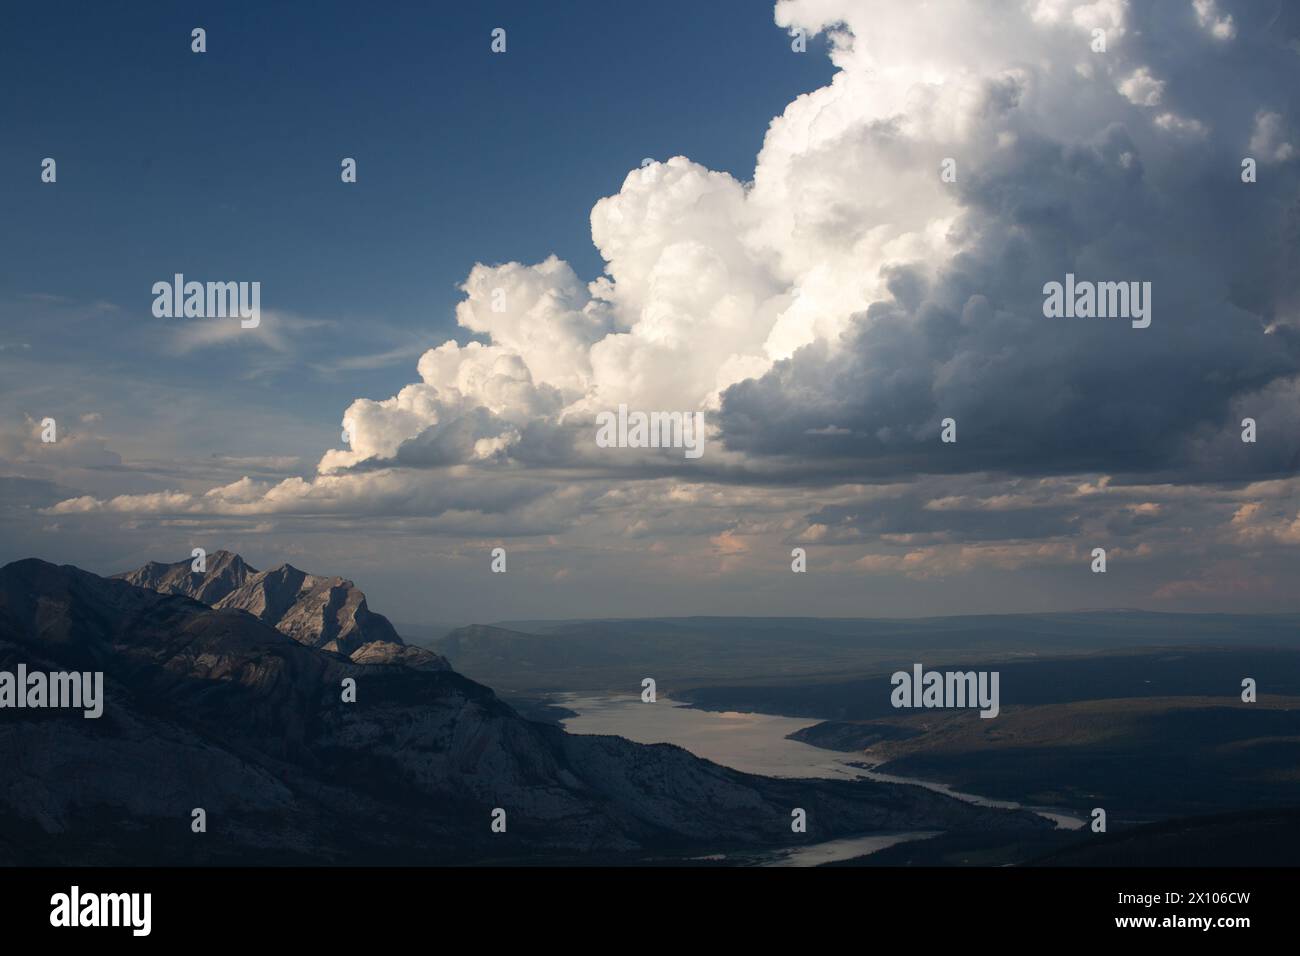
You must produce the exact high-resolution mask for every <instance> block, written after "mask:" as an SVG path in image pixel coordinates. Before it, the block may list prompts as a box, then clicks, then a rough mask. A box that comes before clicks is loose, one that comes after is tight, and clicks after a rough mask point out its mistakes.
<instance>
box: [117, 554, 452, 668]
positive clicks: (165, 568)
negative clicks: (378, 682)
mask: <svg viewBox="0 0 1300 956" xmlns="http://www.w3.org/2000/svg"><path fill="white" fill-rule="evenodd" d="M115 577H117V578H121V579H122V580H124V581H127V582H129V583H131V584H134V585H136V586H138V587H143V588H149V589H150V590H153V591H158V592H160V593H163V594H184V595H186V596H188V597H192V598H194V599H195V600H196V601H202V602H203V603H204V604H209V605H211V606H212V607H215V608H222V609H224V608H233V609H236V610H240V611H247V612H248V613H249V614H252V615H253V616H254V617H256V618H258V619H259V620H261V621H265V622H266V623H267V624H270V625H271V626H272V627H274V628H275V629H276V630H278V631H279V632H280V633H281V634H285V635H288V636H289V637H291V638H293V639H294V640H295V641H297V642H298V643H299V644H305V645H307V646H308V647H318V648H321V649H322V650H327V651H338V652H339V653H341V654H346V655H348V656H355V655H356V654H358V653H361V652H362V651H363V649H364V652H365V659H366V661H368V662H371V663H380V662H383V661H387V660H398V659H400V660H401V662H402V663H405V664H407V665H409V666H412V667H424V668H432V669H438V668H445V667H447V666H448V665H447V662H446V660H445V659H443V658H442V657H440V656H439V655H437V654H434V653H433V652H431V651H426V650H423V649H422V648H417V647H410V646H409V645H407V644H406V643H405V642H404V641H403V640H402V639H401V638H400V637H399V636H398V634H397V631H396V630H394V629H393V625H392V624H390V623H389V621H388V618H386V617H384V616H383V615H382V614H376V613H374V612H373V611H371V610H370V608H369V607H368V606H367V605H366V596H365V594H363V593H362V592H361V590H360V589H359V588H358V587H357V586H356V585H355V584H353V583H352V582H351V581H348V580H345V579H344V578H339V577H320V576H318V575H314V574H308V573H307V572H306V571H300V570H298V569H297V568H295V567H294V566H293V565H291V564H282V565H280V566H279V567H278V568H271V569H270V570H269V571H258V570H257V569H255V568H252V567H250V566H249V565H248V564H247V563H246V562H245V561H244V559H243V558H241V557H240V556H239V555H237V554H232V553H231V552H229V551H217V552H215V553H214V554H212V555H211V556H210V557H209V558H208V561H207V571H206V572H205V573H202V574H200V573H196V572H193V571H191V570H190V562H189V561H178V562H176V563H175V564H158V563H157V562H152V561H151V562H150V563H149V564H146V565H145V566H144V567H142V568H137V569H136V570H134V571H128V572H126V573H124V574H118V575H115Z"/></svg>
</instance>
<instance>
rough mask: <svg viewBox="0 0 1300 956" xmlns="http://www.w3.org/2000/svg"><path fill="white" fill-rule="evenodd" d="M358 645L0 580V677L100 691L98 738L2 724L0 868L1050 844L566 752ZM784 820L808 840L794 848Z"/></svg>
mask: <svg viewBox="0 0 1300 956" xmlns="http://www.w3.org/2000/svg"><path fill="white" fill-rule="evenodd" d="M376 643H377V644H379V645H381V646H382V647H385V648H388V649H390V650H388V651H384V652H383V653H382V654H380V655H379V657H377V658H372V656H371V655H373V654H376V653H378V652H376V651H375V650H374V644H369V645H363V646H362V647H361V648H359V649H358V651H357V652H354V659H353V660H349V659H348V658H346V657H344V656H342V655H340V654H336V653H332V652H329V651H325V650H322V649H318V648H316V647H312V646H308V645H306V644H302V643H298V642H297V641H294V640H290V639H289V638H287V637H286V636H285V635H284V634H283V633H281V632H280V631H278V630H276V629H275V628H273V627H271V626H270V625H269V624H266V623H264V622H263V621H261V620H259V619H258V618H257V617H255V616H253V615H251V614H248V613H245V612H243V611H240V610H235V609H230V608H214V607H209V606H207V605H205V604H201V603H199V602H197V601H195V600H193V599H191V598H188V597H185V596H182V595H165V594H161V593H159V592H156V591H152V590H147V589H144V588H140V587H135V586H133V585H131V584H130V583H128V582H126V581H123V580H120V579H119V580H114V579H107V578H100V577H97V576H95V575H93V574H89V573H87V572H84V571H81V570H78V569H77V568H73V567H70V566H63V567H57V566H55V565H51V564H47V563H45V562H43V561H37V560H30V559H29V560H25V561H18V562H15V563H13V564H10V565H7V566H5V567H4V568H2V569H0V670H7V671H10V672H12V671H14V670H15V668H16V665H17V663H19V662H22V663H25V664H26V665H27V667H28V668H29V670H47V671H54V670H82V671H84V670H98V671H102V672H103V673H104V697H105V702H104V712H103V716H102V717H100V718H99V719H94V720H87V719H85V718H83V717H82V715H81V712H80V711H71V710H49V709H23V710H14V709H4V710H0V767H3V768H4V776H3V783H2V784H0V863H22V864H60V863H61V864H85V863H112V864H129V865H136V864H147V865H164V864H189V863H204V864H208V863H222V862H227V863H234V862H238V863H245V864H249V863H406V864H412V863H435V862H443V863H454V862H465V863H468V862H487V861H535V860H539V859H540V860H555V861H557V862H581V861H583V860H592V859H600V860H610V859H620V858H625V857H626V855H627V854H646V853H653V854H656V855H662V854H665V853H669V854H671V853H677V852H682V853H698V852H707V851H714V850H718V849H724V850H725V849H726V848H728V847H768V846H770V847H778V846H788V845H790V844H791V842H792V841H799V842H815V841H816V840H824V839H830V838H833V837H836V836H843V835H848V834H853V833H863V832H870V831H873V830H884V829H896V830H904V829H953V828H966V829H981V830H982V829H994V828H1006V829H1021V828H1032V827H1036V826H1046V825H1047V824H1046V823H1045V822H1044V821H1042V820H1040V819H1039V818H1037V817H1034V816H1032V815H1029V814H1026V813H1022V812H1019V811H1015V812H1012V811H1002V810H988V809H983V808H979V807H975V806H971V805H969V804H964V803H960V802H958V801H955V800H952V799H949V798H947V797H944V796H942V795H940V794H936V793H931V792H929V791H926V790H922V789H918V788H914V787H896V786H890V785H884V784H876V783H870V782H845V781H807V780H804V781H796V780H770V779H766V778H763V777H754V776H750V775H747V774H742V773H739V772H736V771H732V770H729V769H726V768H724V767H719V766H717V765H715V764H712V763H709V762H708V761H705V760H700V759H698V758H696V757H694V756H692V755H691V754H689V753H687V752H686V751H684V750H682V749H680V748H678V747H674V746H670V745H666V744H661V745H655V746H645V745H640V744H633V743H631V742H629V741H626V740H623V739H622V738H618V737H582V736H571V735H568V734H565V733H564V732H563V731H562V730H560V729H559V728H557V727H553V726H549V725H546V724H541V723H534V722H532V721H528V720H524V719H523V718H521V717H520V716H519V715H518V714H516V713H515V712H514V710H512V709H511V708H510V707H509V706H508V705H506V704H505V703H504V702H502V701H501V700H499V699H498V698H497V697H496V696H495V695H494V694H493V693H492V691H491V690H489V689H488V688H486V687H484V686H482V685H480V684H476V683H475V682H473V681H471V680H469V679H468V678H465V677H462V676H461V675H459V674H457V673H455V672H454V671H451V670H447V669H437V670H433V669H428V668H421V667H409V666H407V665H406V664H405V663H403V662H402V659H403V657H404V654H405V651H403V650H402V648H403V647H404V645H395V644H392V643H391V642H376ZM358 655H359V657H360V660H358V659H355V658H356V657H358ZM379 658H382V659H383V660H384V661H385V662H384V663H369V662H368V661H369V660H371V659H379ZM347 678H351V679H352V680H354V681H355V682H356V700H355V702H354V703H345V702H343V700H342V699H341V698H342V694H341V690H340V689H341V687H342V686H343V682H344V680H345V679H347ZM200 807H201V808H203V809H204V810H205V811H206V814H207V827H208V828H207V832H206V833H203V834H195V833H192V832H191V813H192V810H193V809H194V808H200ZM498 807H499V808H502V809H504V810H506V812H507V822H508V826H507V831H506V832H505V833H495V834H494V833H492V831H491V827H490V823H491V815H492V811H493V810H494V809H495V808H498ZM792 807H803V808H805V809H806V810H807V813H808V821H809V822H808V833H807V834H802V835H798V836H797V837H796V836H795V835H794V834H792V833H791V830H790V810H791V808H792Z"/></svg>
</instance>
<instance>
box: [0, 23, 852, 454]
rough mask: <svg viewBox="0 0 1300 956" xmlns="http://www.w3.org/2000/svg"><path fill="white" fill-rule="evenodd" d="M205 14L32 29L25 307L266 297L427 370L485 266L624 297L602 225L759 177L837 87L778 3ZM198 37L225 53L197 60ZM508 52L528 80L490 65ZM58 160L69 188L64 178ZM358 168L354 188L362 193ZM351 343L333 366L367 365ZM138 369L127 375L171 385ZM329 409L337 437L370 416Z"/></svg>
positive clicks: (376, 388)
mask: <svg viewBox="0 0 1300 956" xmlns="http://www.w3.org/2000/svg"><path fill="white" fill-rule="evenodd" d="M204 7H205V8H206V9H204ZM199 9H202V12H201V13H196V12H190V10H188V9H187V10H181V9H179V8H177V5H175V4H169V3H132V4H126V5H85V4H59V3H53V4H30V5H22V6H21V7H19V8H16V9H15V10H14V11H13V12H12V14H11V15H10V16H11V18H12V19H11V22H10V28H9V29H7V30H6V33H7V35H8V36H7V39H6V41H5V44H6V51H5V56H4V57H3V58H0V79H3V83H4V87H5V89H7V90H10V91H18V90H22V91H23V94H22V95H21V96H11V97H6V99H5V101H4V111H3V129H4V140H5V149H4V150H3V152H2V153H0V181H3V182H4V183H5V184H6V185H5V187H4V190H3V193H2V194H0V201H2V202H3V208H4V219H5V221H6V223H7V228H6V229H5V230H4V233H3V238H0V242H2V243H3V247H2V248H0V255H3V258H4V261H5V262H6V263H7V268H6V269H5V270H4V273H3V276H0V296H2V297H3V299H4V300H5V301H6V302H8V303H10V304H12V303H14V302H15V301H16V300H21V298H22V297H23V296H24V295H30V294H43V295H57V296H60V297H65V298H67V299H70V300H73V301H75V302H108V303H112V304H113V305H116V306H118V307H119V308H121V309H122V310H124V313H125V316H123V317H121V318H119V320H118V321H120V322H132V321H144V318H143V316H147V312H142V311H141V310H142V309H147V306H148V304H149V302H150V301H151V299H150V297H149V295H148V290H149V287H150V286H151V284H152V283H153V282H154V281H156V280H158V279H160V278H165V277H168V276H170V275H172V274H173V273H174V272H183V273H185V274H186V275H188V276H191V277H193V278H198V279H204V278H220V277H223V276H251V277H257V278H259V279H260V281H261V282H262V286H263V307H264V308H267V309H283V310H287V311H290V312H293V313H296V314H298V315H300V316H304V317H308V318H311V319H324V320H331V321H339V322H344V323H349V324H353V323H371V324H373V325H378V324H381V323H382V324H383V325H384V326H385V327H387V328H388V329H389V333H388V339H387V340H386V341H389V342H390V343H391V344H392V345H393V347H395V348H396V347H400V346H404V345H405V346H410V347H411V348H416V347H418V346H419V345H420V344H424V343H427V342H428V341H430V340H431V339H432V338H436V337H438V336H446V335H454V334H456V333H457V332H459V330H457V329H456V328H455V323H454V320H453V318H452V309H453V306H454V304H455V302H456V301H457V300H458V299H459V298H460V297H461V296H460V293H459V292H458V291H457V289H456V286H457V285H458V284H459V283H460V282H462V281H464V278H465V276H466V274H467V272H468V270H469V268H470V266H472V265H473V264H474V263H475V262H478V261H482V262H502V261H507V260H511V259H517V260H519V261H523V262H533V261H538V260H540V259H542V258H544V257H545V256H547V255H549V254H551V253H555V254H558V255H559V256H561V257H562V258H564V259H566V260H568V261H569V262H571V263H572V264H573V265H574V267H575V268H576V269H577V271H578V272H579V274H580V275H582V276H584V277H585V278H594V277H595V276H596V275H598V274H599V272H600V270H601V262H600V259H599V256H598V255H597V254H596V252H595V250H594V249H593V247H592V243H591V232H590V226H589V223H588V213H589V211H590V209H591V206H592V204H593V203H594V202H595V201H596V200H597V199H598V198H600V197H601V196H604V195H607V194H610V193H613V192H616V191H617V189H618V187H619V184H620V183H621V182H622V179H623V177H624V176H625V175H626V172H627V170H628V169H631V168H634V167H636V166H637V165H638V164H639V163H640V162H641V160H642V158H644V157H653V158H656V159H666V158H667V157H668V156H671V155H676V154H679V153H680V154H685V155H690V156H692V157H694V158H696V159H697V160H698V161H700V162H703V163H705V164H706V165H708V166H710V167H711V168H714V169H724V170H728V171H730V172H732V173H734V174H735V175H736V176H738V177H740V178H748V177H749V176H751V175H752V173H753V166H754V157H755V155H756V153H757V150H758V147H759V145H760V144H761V140H762V135H763V132H764V130H765V128H766V124H767V122H768V121H769V120H770V119H771V117H772V116H773V115H775V114H776V113H778V112H780V110H781V109H782V107H783V106H784V104H785V103H787V102H788V101H789V100H791V99H792V98H794V96H796V95H797V94H799V93H802V92H805V91H808V90H811V89H815V88H816V87H817V86H819V85H822V84H823V83H824V82H825V81H826V80H827V79H828V77H829V76H830V73H831V66H830V64H829V62H828V61H827V60H826V59H825V57H824V56H820V55H817V54H816V53H813V54H810V55H807V56H792V55H790V53H789V47H788V42H789V41H788V40H787V39H785V38H784V36H783V35H782V33H781V31H779V30H778V29H777V28H776V27H775V26H774V25H773V23H772V19H771V13H770V10H769V9H768V8H766V7H765V6H764V5H762V4H754V3H710V4H703V5H701V4H693V3H684V2H668V3H662V4H655V5H647V6H642V5H626V6H625V7H620V8H619V9H618V12H617V14H616V15H612V14H611V12H610V6H609V5H608V4H602V3H571V4H570V3H566V4H561V5H545V6H544V5H540V4H536V3H496V4H486V3H485V4H474V5H464V4H437V3H428V2H422V3H393V4H384V5H383V7H382V11H381V12H377V11H372V10H367V9H363V8H361V7H358V6H357V5H355V4H350V3H319V4H311V5H310V6H302V5H293V4H286V3H269V4H268V3H212V4H207V5H202V6H201V7H200V8H199ZM194 26H203V27H204V28H205V29H206V30H207V34H208V52H207V53H206V54H203V55H196V54H193V53H192V52H191V51H190V39H189V35H190V30H191V29H192V28H193V27H194ZM496 26H503V27H505V28H506V29H507V31H508V34H507V36H508V53H507V55H504V56H494V55H492V54H491V53H490V52H489V42H490V36H489V34H490V31H491V30H492V29H493V28H494V27H496ZM737 77H740V78H743V81H741V82H736V78H737ZM46 156H52V157H54V158H55V159H56V160H57V161H58V164H59V166H58V173H59V181H58V184H57V189H49V188H42V184H41V183H40V182H39V180H38V177H37V173H38V171H39V166H38V164H39V162H40V160H41V159H42V158H44V157H46ZM344 156H352V157H355V158H356V159H357V161H358V164H359V177H358V182H357V183H356V184H355V185H354V186H346V187H345V186H344V185H342V184H341V183H340V181H339V162H340V160H341V158H342V157H344ZM99 331H103V332H104V336H103V337H102V338H101V337H100V336H99V335H98V334H95V333H97V332H99ZM462 334H463V333H462ZM115 338H116V335H115V332H114V331H113V330H112V329H111V328H109V329H96V330H94V332H92V334H91V336H90V340H87V339H86V338H85V337H84V336H81V335H79V336H77V339H78V342H66V343H64V348H65V349H66V354H67V355H68V356H69V357H80V356H82V355H83V354H84V353H82V352H80V351H79V350H78V345H79V344H80V345H84V346H86V347H87V348H92V347H93V353H92V354H96V355H100V356H102V354H103V352H102V350H103V349H107V350H108V351H109V352H112V351H114V339H115ZM439 340H440V339H439ZM92 343H93V345H92ZM330 344H331V346H332V348H330V349H328V350H327V351H326V352H325V354H323V355H318V356H316V357H317V358H328V357H331V355H330V353H332V355H333V357H338V358H341V357H345V356H346V355H348V354H349V353H351V352H352V351H353V350H354V349H355V348H356V346H355V343H354V342H350V341H349V340H348V339H347V338H346V337H340V339H339V341H337V342H332V343H330ZM380 351H382V349H380ZM415 354H416V355H418V351H417V352H416V353H415ZM115 358H116V359H117V360H119V361H120V362H121V364H120V365H119V369H120V370H121V372H122V373H123V374H132V375H144V376H147V377H153V375H154V373H155V372H158V371H160V370H159V369H157V368H156V366H155V365H154V364H153V363H142V364H144V365H145V366H146V367H143V368H141V367H140V366H139V365H136V364H134V363H133V362H132V360H131V357H130V356H126V355H118V356H115ZM412 364H413V357H407V358H406V359H405V360H402V361H395V362H393V363H392V364H391V365H389V366H387V367H384V368H380V369H375V370H372V371H371V372H370V373H369V374H361V375H358V376H356V378H357V384H358V386H359V389H358V391H357V394H369V393H371V392H373V393H374V394H375V395H376V396H379V395H383V394H389V393H390V392H391V391H392V390H393V389H394V388H395V387H397V386H399V385H400V384H401V383H402V382H404V381H406V380H407V377H408V376H409V374H410V371H409V370H410V366H411V365H412ZM171 373H172V375H173V376H174V378H173V381H180V380H185V381H189V382H192V383H194V384H196V385H197V384H204V385H213V386H217V385H220V384H222V383H228V382H229V380H230V377H231V376H232V374H234V375H235V376H238V374H239V369H238V368H237V367H233V368H232V367H231V365H230V364H229V363H226V362H222V363H213V362H212V361H211V358H210V356H207V355H203V354H198V355H193V356H192V357H191V359H190V360H189V361H182V362H173V363H172V367H171ZM262 384H263V385H265V386H266V387H273V388H274V389H275V391H276V396H277V400H278V401H279V402H282V403H284V402H288V403H295V404H296V408H297V410H299V411H303V410H305V409H306V408H307V407H308V403H317V404H319V403H327V402H328V401H329V397H330V394H331V393H330V392H329V391H328V387H330V386H329V385H326V384H321V383H313V382H310V381H303V380H302V379H301V377H300V375H299V374H296V372H295V373H290V372H289V371H288V370H286V371H285V373H284V374H280V375H276V376H273V377H271V378H270V379H268V380H264V381H263V382H262ZM314 385H315V387H313V386H314ZM322 411H323V412H324V415H323V418H324V422H325V425H326V426H327V427H328V430H329V431H331V432H332V431H334V430H335V427H334V426H335V422H336V420H337V417H338V415H339V414H340V413H341V411H342V409H341V408H340V407H332V408H331V407H327V408H325V409H322Z"/></svg>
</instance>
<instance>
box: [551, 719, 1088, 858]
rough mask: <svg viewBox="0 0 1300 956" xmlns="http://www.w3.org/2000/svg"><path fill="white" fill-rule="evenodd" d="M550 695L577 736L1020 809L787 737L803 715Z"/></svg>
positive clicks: (1048, 812) (848, 854) (820, 853)
mask: <svg viewBox="0 0 1300 956" xmlns="http://www.w3.org/2000/svg"><path fill="white" fill-rule="evenodd" d="M552 699H553V701H554V702H555V703H556V704H558V705H559V706H562V707H566V708H568V709H569V710H571V711H574V712H576V713H577V715H578V716H576V717H569V718H567V719H565V720H564V721H563V725H564V729H565V730H567V731H568V732H569V733H571V734H614V735H617V736H619V737H626V738H627V739H628V740H632V741H636V742H637V743H643V744H657V743H669V744H677V746H679V747H682V748H683V749H685V750H689V751H690V752H691V753H693V754H695V755H696V756H697V757H703V758H704V759H706V760H712V761H713V762H714V763H717V764H722V765H723V766H724V767H732V768H733V769H736V770H743V771H744V772H745V773H756V774H762V775H764V776H767V777H796V778H797V777H818V778H826V779H831V778H843V779H855V778H866V779H870V780H878V781H880V782H882V783H898V784H912V785H914V786H918V787H925V788H926V789H927V790H934V791H937V792H939V793H943V794H946V795H947V796H950V797H953V798H955V799H957V800H964V801H966V802H967V803H974V804H978V805H980V806H984V807H1002V808H1005V809H1012V810H1014V809H1018V808H1019V807H1020V806H1021V804H1019V803H1014V802H1012V801H1009V800H992V799H989V798H987V797H981V796H979V795H977V794H973V793H962V792H960V791H957V790H954V789H952V788H951V787H949V786H948V785H947V784H943V783H936V782H934V781H931V780H918V779H916V778H914V777H900V776H895V775H893V774H887V773H880V772H878V771H876V770H873V769H872V768H871V767H870V766H869V765H868V764H867V763H866V762H865V759H864V757H863V755H862V754H856V753H840V752H838V751H834V750H823V749H822V748H820V747H814V746H812V745H811V744H806V743H804V742H803V741H800V740H790V739H788V735H789V734H792V733H794V732H795V731H797V730H802V729H803V728H805V727H811V726H813V725H814V724H816V723H819V722H820V721H816V720H808V719H807V718H803V717H781V716H778V715H775V714H748V713H738V712H735V711H725V712H718V711H710V710H698V709H696V708H694V707H689V706H687V705H686V704H682V703H679V702H677V701H674V700H671V699H669V698H667V697H662V696H661V697H659V699H658V700H657V701H656V702H655V703H653V704H647V703H643V702H642V701H641V698H640V697H638V696H627V697H591V696H586V695H582V694H557V695H555V697H554V698H552ZM1027 809H1029V810H1032V811H1034V812H1035V813H1037V814H1039V815H1040V816H1043V817H1045V818H1047V819H1049V820H1051V821H1052V822H1053V823H1055V824H1056V825H1057V826H1058V827H1061V828H1063V829H1069V830H1075V829H1079V828H1080V827H1082V826H1083V825H1084V823H1085V821H1084V819H1083V818H1082V817H1080V816H1078V815H1077V814H1075V813H1073V812H1071V811H1069V810H1065V809H1061V808H1057V807H1028V808H1027ZM936 835H937V833H935V832H931V831H925V832H915V833H895V834H875V835H872V836H865V837H852V838H848V839H842V840H829V841H826V842H825V843H816V844H811V845H809V846H806V847H799V848H797V849H791V850H783V851H780V852H779V853H777V854H774V855H773V856H772V857H771V858H770V859H769V860H768V861H767V864H766V865H771V866H815V865H817V864H818V863H826V862H830V861H831V860H843V859H852V858H853V857H858V856H866V855H867V854H869V853H875V852H877V851H879V850H883V849H885V847H888V846H893V845H894V844H897V843H902V842H906V841H907V840H920V839H925V838H927V837H932V836H936Z"/></svg>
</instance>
